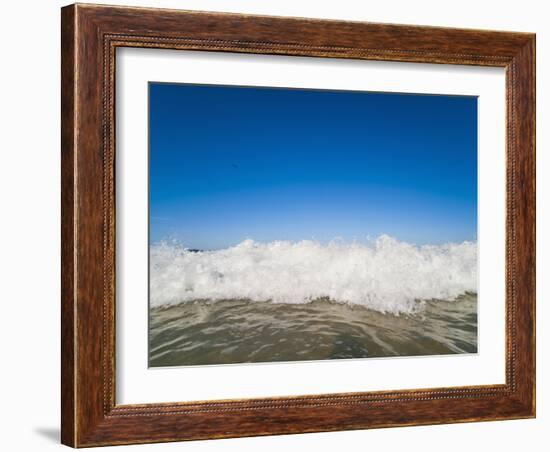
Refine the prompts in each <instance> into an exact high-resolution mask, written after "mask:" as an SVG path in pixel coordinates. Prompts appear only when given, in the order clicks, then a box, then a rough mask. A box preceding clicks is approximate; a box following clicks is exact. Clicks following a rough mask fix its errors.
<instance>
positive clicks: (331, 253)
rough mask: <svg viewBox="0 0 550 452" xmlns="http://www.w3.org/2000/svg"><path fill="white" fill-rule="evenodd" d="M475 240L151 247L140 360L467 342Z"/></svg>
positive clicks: (281, 356) (192, 361)
mask: <svg viewBox="0 0 550 452" xmlns="http://www.w3.org/2000/svg"><path fill="white" fill-rule="evenodd" d="M476 290H477V245H476V244H475V243H472V242H464V243H461V244H447V245H438V246H435V245H434V246H422V247H417V246H414V245H411V244H408V243H405V242H400V241H397V240H395V239H392V238H390V237H388V236H381V237H379V238H378V239H376V240H373V241H370V242H368V243H351V244H350V243H342V242H339V241H335V242H332V243H329V244H328V245H322V244H320V243H317V242H313V241H303V242H297V243H292V242H271V243H257V242H253V241H251V240H247V241H245V242H243V243H241V244H239V245H237V246H235V247H231V248H228V249H224V250H217V251H200V252H196V251H191V250H188V249H185V248H183V247H181V246H178V245H176V244H169V243H161V244H158V245H154V246H152V247H151V249H150V315H149V365H150V366H152V367H156V366H182V365H206V364H229V363H250V362H276V361H301V360H323V359H346V358H368V357H390V356H418V355H435V354H455V353H475V352H477V328H478V327H477V295H476Z"/></svg>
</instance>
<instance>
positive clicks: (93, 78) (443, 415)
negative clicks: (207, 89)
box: [61, 4, 535, 447]
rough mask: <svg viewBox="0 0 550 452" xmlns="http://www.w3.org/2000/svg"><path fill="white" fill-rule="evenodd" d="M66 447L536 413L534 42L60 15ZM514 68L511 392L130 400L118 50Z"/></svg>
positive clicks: (104, 10)
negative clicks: (120, 280) (118, 266)
mask: <svg viewBox="0 0 550 452" xmlns="http://www.w3.org/2000/svg"><path fill="white" fill-rule="evenodd" d="M61 35H62V140H61V143H62V144H61V146H62V151H61V153H62V369H61V373H62V382H61V384H62V403H61V405H62V442H63V443H64V444H67V445H70V446H74V447H85V446H94V445H108V444H130V443H147V442H159V441H178V440H191V439H203V438H225V437H234V436H252V435H270V434H283V433H299V432H313V431H332V430H346V429H358V428H374V427H390V426H402V425H421V424H439V423H448V422H468V421H484V420H497V419H512V418H527V417H533V416H534V415H535V331H534V328H535V36H534V35H532V34H528V33H508V32H493V31H484V30H459V29H448V28H437V27H417V26H407V25H387V24H372V23H358V22H338V21H327V20H313V19H294V18H278V17H263V16H246V15H235V14H218V13H198V12H185V11H175V10H159V9H147V8H126V7H107V6H98V5H81V4H77V5H71V6H68V7H65V8H63V9H62V27H61ZM125 46H126V47H130V46H131V47H150V48H170V49H182V50H183V49H185V50H202V51H219V52H241V53H265V54H281V55H300V56H312V57H332V58H354V59H365V60H388V61H400V62H421V63H440V64H468V65H479V66H499V67H504V68H505V69H506V105H507V144H506V150H504V149H503V150H502V151H503V152H506V165H507V180H506V189H507V205H506V209H507V217H506V310H507V311H506V344H507V346H506V384H504V385H493V386H477V387H461V388H435V389H422V390H403V391H385V392H364V393H354V394H325V395H318V396H302V397H278V398H266V399H244V400H229V401H216V402H194V403H189V402H178V401H175V402H174V403H168V404H148V405H125V406H121V405H116V403H115V400H116V397H115V365H116V363H115V342H114V338H115V320H114V319H115V314H116V313H115V246H114V245H115V214H116V212H115V195H116V193H115V177H116V175H115V169H114V168H115V165H114V161H115V140H114V131H115V121H114V120H115V114H114V113H115V105H114V99H115V96H114V86H115V83H114V82H115V79H114V77H115V76H114V74H115V64H116V48H117V47H125Z"/></svg>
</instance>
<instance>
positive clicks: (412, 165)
mask: <svg viewBox="0 0 550 452" xmlns="http://www.w3.org/2000/svg"><path fill="white" fill-rule="evenodd" d="M149 137H150V138H149V139H150V156H149V165H150V169H149V171H150V181H149V183H150V238H151V242H153V243H154V242H158V241H160V240H164V239H176V240H178V241H180V242H181V243H182V244H184V245H185V246H188V247H190V248H199V249H219V248H224V247H227V246H231V245H235V244H237V243H239V242H241V241H242V240H244V239H247V238H252V239H254V240H257V241H262V242H265V241H273V240H292V241H296V240H303V239H314V240H318V241H320V242H323V243H325V242H327V241H330V240H332V239H334V238H340V239H343V240H345V241H353V240H359V241H364V240H366V239H367V237H368V236H370V237H376V236H378V235H380V234H388V235H390V236H393V237H395V238H397V239H399V240H405V241H408V242H411V243H415V244H419V245H420V244H426V243H432V244H440V243H446V242H462V241H464V240H476V228H477V226H476V224H477V98H475V97H468V96H439V95H438V96H431V95H416V94H414V95H411V94H390V93H367V92H351V91H325V90H301V89H277V88H253V87H229V86H212V85H210V86H209V85H182V84H161V83H150V84H149Z"/></svg>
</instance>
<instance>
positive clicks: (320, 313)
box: [61, 4, 535, 447]
mask: <svg viewBox="0 0 550 452" xmlns="http://www.w3.org/2000/svg"><path fill="white" fill-rule="evenodd" d="M61 28H62V29H61V33H62V150H61V154H62V369H61V370H62V372H61V374H62V381H61V384H62V429H61V431H62V442H63V443H64V444H67V445H70V446H73V447H85V446H100V445H114V444H133V443H148V442H162V441H179V440H194V439H211V438H226V437H237V436H254V435H270V434H284V433H301V432H320V431H334V430H348V429H364V428H376V427H391V426H404V425H423V424H439V423H452V422H469V421H485V420H504V419H519V418H530V417H534V416H535V36H534V35H533V34H529V33H513V32H501V31H499V32H497V31H481V30H464V29H448V28H436V27H420V26H408V25H387V24H374V23H359V22H339V21H327V20H313V19H299V18H280V17H264V16H247V15H238V14H219V13H207V12H190V11H177V10H162V9H147V8H127V7H111V6H97V5H79V4H76V5H71V6H67V7H65V8H63V9H62V26H61Z"/></svg>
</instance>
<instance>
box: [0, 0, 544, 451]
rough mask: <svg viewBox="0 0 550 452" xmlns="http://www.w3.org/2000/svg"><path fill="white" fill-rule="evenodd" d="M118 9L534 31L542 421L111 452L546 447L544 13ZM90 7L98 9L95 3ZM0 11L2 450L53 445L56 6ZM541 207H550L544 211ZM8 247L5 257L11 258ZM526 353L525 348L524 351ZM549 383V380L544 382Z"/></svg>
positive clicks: (438, 4) (20, 5)
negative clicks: (223, 13) (262, 15)
mask: <svg viewBox="0 0 550 452" xmlns="http://www.w3.org/2000/svg"><path fill="white" fill-rule="evenodd" d="M113 1H114V2H115V1H116V3H118V4H124V5H135V6H156V7H169V8H184V9H202V10H213V11H230V12H242V13H257V14H273V15H282V16H303V17H318V18H331V19H349V20H365V21H378V22H393V23H408V24H423V25H441V26H455V27H469V28H486V29H498V30H514V31H530V32H536V33H537V59H538V61H537V66H538V68H537V80H538V84H537V85H538V86H537V90H538V92H537V105H538V108H537V132H538V137H537V147H538V155H537V160H538V184H537V185H538V187H537V188H538V197H537V198H538V201H537V204H538V222H537V229H538V259H537V261H538V275H539V276H540V277H539V278H538V290H537V293H538V312H537V314H538V315H537V317H538V321H537V334H538V338H537V340H538V353H537V355H538V372H537V374H538V375H537V377H538V397H537V403H538V417H537V419H536V420H524V421H505V422H489V423H477V424H460V425H447V426H435V427H432V426H428V427H406V428H398V429H383V430H368V431H354V432H340V433H320V434H307V435H291V436H278V437H263V438H243V439H231V440H218V441H203V442H193V443H173V444H158V445H144V446H131V447H132V448H131V449H130V448H128V447H118V448H117V449H116V450H120V451H122V450H156V451H170V450H176V449H178V450H187V451H214V450H216V451H237V450H238V451H239V452H241V451H242V452H246V451H256V450H258V449H261V450H263V451H265V452H268V451H280V450H301V449H313V448H315V449H316V450H322V451H323V450H327V451H332V450H342V451H343V450H346V451H359V450H361V451H363V450H365V449H367V448H369V449H371V450H389V451H393V450H400V449H407V451H409V452H413V451H422V452H428V451H441V450H445V451H446V452H452V451H461V452H463V451H465V450H468V449H474V450H487V449H489V450H499V451H500V452H505V451H515V450H518V449H525V450H532V451H542V450H547V447H548V440H547V439H546V442H545V443H546V444H544V443H543V437H544V436H545V435H544V434H545V433H546V434H547V433H548V432H547V431H548V430H549V429H550V398H549V394H550V391H549V390H548V385H550V382H549V380H548V373H547V372H546V371H547V370H548V362H549V360H550V354H549V353H548V352H547V346H548V345H549V341H550V335H549V334H548V333H547V332H546V331H545V328H547V325H546V323H547V322H549V321H550V308H549V307H548V306H545V298H547V297H548V296H549V295H550V287H549V282H548V278H544V275H545V272H546V270H547V262H548V259H549V252H550V247H549V240H548V235H547V234H546V233H545V231H546V230H549V229H550V216H549V213H548V208H547V206H548V204H549V202H550V177H545V176H547V175H548V171H549V170H550V161H549V155H548V152H546V151H547V147H548V142H549V139H550V132H549V131H548V128H545V127H543V125H544V124H546V125H548V124H550V122H549V121H550V118H549V116H550V115H549V108H550V106H549V104H550V93H549V89H550V64H549V61H548V58H549V57H548V55H550V30H549V29H548V20H549V19H550V13H549V12H548V11H547V8H546V3H547V2H543V1H536V0H522V1H518V0H515V1H508V0H500V1H499V0H492V1H485V2H482V1H479V0H474V1H472V0H461V1H460V2H458V1H455V2H442V1H427V0H417V1H407V0H401V1H395V0H386V1H383V2H358V1H354V0H338V1H325V0H317V1H315V2H308V1H305V0H303V1H299V0H288V1H283V0H278V1H273V2H263V1H260V0H255V1H253V0H242V1H238V0H202V1H198V0H188V1H176V0H160V1H156V2H154V1H152V0H148V1H147V0H145V1H143V0H129V1H126V0H113ZM93 3H97V2H93ZM62 5H64V2H60V1H58V0H55V1H51V0H50V1H47V2H46V1H43V0H42V1H40V0H27V1H24V2H23V1H11V2H5V3H4V4H3V5H2V19H3V20H2V27H1V28H0V34H1V39H0V45H1V47H2V48H1V53H0V55H1V56H2V60H1V61H2V63H1V68H0V80H1V84H0V90H1V91H0V93H1V94H0V124H1V126H0V131H1V137H2V141H1V154H0V156H1V159H2V160H1V164H0V193H1V195H0V196H1V203H2V204H1V205H2V218H3V220H2V221H1V222H0V237H1V238H2V241H3V245H2V246H1V247H0V250H1V251H0V275H2V276H1V279H0V281H1V288H2V291H1V292H0V293H1V303H2V307H3V309H2V310H1V311H0V319H1V324H0V334H1V338H2V339H1V341H0V344H1V345H0V353H1V356H0V358H1V363H2V364H1V366H2V367H1V368H2V372H1V373H0V425H1V426H2V428H1V430H0V431H1V432H2V434H1V435H0V444H1V446H0V447H1V448H2V449H3V450H7V451H19V450H25V451H27V450H28V451H46V450H59V449H61V448H62V446H60V445H59V417H60V412H59V404H60V402H59V397H60V396H59V367H60V353H59V348H60V344H59V318H60V308H59V291H60V286H59V280H60V269H59V267H60V265H59V261H60V259H59V249H60V241H59V235H60V232H59V227H60V226H59V216H60V214H59V205H60V203H59V198H60V195H59V190H60V182H59V167H60V162H59V135H60V131H59V96H60V93H59V86H60V81H59V77H60V76H59V72H60V71H59V47H60V45H59V23H60V13H59V8H60V7H61V6H62ZM545 207H546V208H545ZM6 251H7V253H6ZM520 352H521V351H520ZM545 380H546V381H545Z"/></svg>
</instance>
